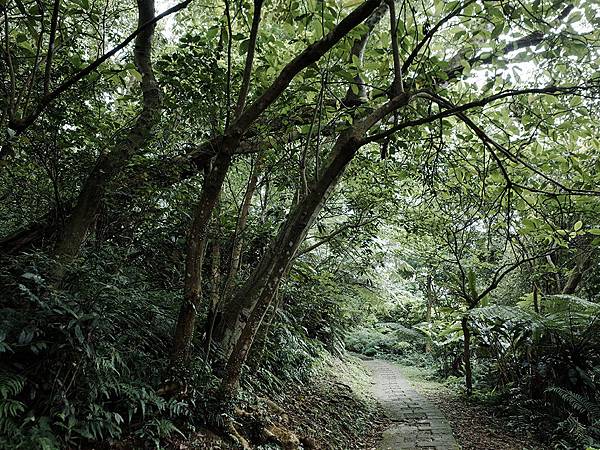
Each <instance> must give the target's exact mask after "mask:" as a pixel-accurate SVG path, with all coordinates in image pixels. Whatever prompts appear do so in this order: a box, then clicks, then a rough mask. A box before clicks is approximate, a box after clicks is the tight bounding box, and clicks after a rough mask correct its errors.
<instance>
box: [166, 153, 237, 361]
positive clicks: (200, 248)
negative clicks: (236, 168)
mask: <svg viewBox="0 0 600 450" xmlns="http://www.w3.org/2000/svg"><path fill="white" fill-rule="evenodd" d="M230 164H231V156H229V152H220V153H219V154H218V155H217V157H216V160H215V163H214V165H213V167H212V169H211V170H210V171H209V172H208V174H207V175H206V177H205V179H204V183H203V184H202V192H201V194H200V200H199V201H198V203H197V204H196V209H195V211H194V216H193V217H194V221H193V223H192V226H191V228H190V232H189V236H188V249H187V255H186V260H185V275H184V277H185V278H184V281H183V302H182V303H181V307H180V309H179V317H178V319H177V324H176V326H175V337H174V342H173V351H172V354H171V364H172V366H173V367H179V368H181V367H184V366H185V365H186V364H187V362H188V361H189V356H190V348H191V345H192V339H193V337H194V330H195V327H196V314H197V312H198V310H199V309H200V306H201V297H202V265H203V262H204V254H205V251H206V243H207V237H208V225H209V223H210V218H211V216H212V211H213V209H214V207H215V205H216V204H217V201H218V198H219V194H220V193H221V187H222V185H223V181H224V180H225V175H226V174H227V171H228V170H229V166H230Z"/></svg>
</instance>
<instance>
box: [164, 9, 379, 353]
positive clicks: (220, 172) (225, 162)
mask: <svg viewBox="0 0 600 450" xmlns="http://www.w3.org/2000/svg"><path fill="white" fill-rule="evenodd" d="M379 3H380V0H366V1H365V2H364V3H362V4H361V5H360V6H358V7H357V8H356V9H355V10H354V11H352V12H351V13H350V14H348V15H347V16H346V17H345V18H344V19H342V20H341V21H340V22H339V23H338V25H336V27H335V28H334V29H333V30H331V31H330V32H329V33H328V34H327V35H326V36H324V37H323V38H322V39H320V40H318V41H316V42H314V43H313V44H311V45H309V46H308V47H306V48H305V49H304V50H303V51H302V52H300V53H299V54H298V55H297V56H296V57H295V58H294V59H293V60H292V61H290V62H289V63H288V64H287V65H286V66H285V67H284V68H283V69H282V70H281V72H280V73H279V75H278V76H277V77H276V78H275V80H274V81H273V83H272V84H271V85H270V86H269V88H267V89H266V90H265V91H264V92H263V94H262V95H261V96H259V97H258V98H257V99H256V100H255V101H254V102H252V103H251V104H250V105H249V106H248V107H247V108H246V109H244V110H243V112H241V113H239V117H237V118H236V119H235V120H234V121H233V123H232V124H231V125H230V126H229V127H228V128H227V130H226V131H225V133H224V134H223V135H222V136H219V137H217V138H215V139H213V140H211V141H209V142H207V143H206V145H205V147H207V148H208V149H210V150H216V152H215V153H216V157H215V158H216V161H217V165H216V168H215V169H213V170H211V172H210V173H211V174H213V172H214V176H213V180H212V181H210V183H208V185H206V183H205V189H206V188H208V190H207V191H206V192H203V194H202V195H201V200H200V202H199V205H198V207H197V208H196V213H195V214H194V216H195V217H194V223H193V225H192V230H191V231H190V239H189V244H190V246H189V248H188V254H187V257H186V271H185V280H184V299H183V302H182V305H181V308H180V311H179V318H178V321H177V325H176V330H175V337H174V345H173V352H172V355H171V357H172V362H173V363H175V364H180V363H184V364H185V363H186V361H187V359H188V357H189V349H190V347H191V341H192V338H193V335H194V328H195V323H196V311H197V310H198V308H199V306H200V294H201V285H200V282H201V269H202V263H203V260H204V249H203V248H204V246H205V245H204V241H205V239H206V227H207V224H208V221H209V219H210V215H211V213H212V209H213V207H214V205H215V203H216V198H217V197H218V194H219V192H220V190H221V186H222V184H223V180H224V178H225V175H226V173H227V170H228V168H229V165H230V164H231V155H232V154H233V153H234V152H235V150H236V149H237V147H238V146H239V143H240V141H241V140H242V138H243V136H244V133H246V132H247V131H248V129H249V128H250V127H251V126H252V124H253V123H254V122H255V121H256V119H258V118H259V117H260V116H261V115H262V114H263V113H264V112H265V110H266V109H267V108H268V107H269V106H270V105H271V104H273V102H274V101H275V100H277V98H279V96H280V95H281V94H282V93H283V92H284V91H285V90H286V89H287V87H288V86H289V84H290V83H291V81H292V80H293V79H294V78H295V76H296V75H297V74H298V73H300V72H301V71H302V70H304V69H305V68H306V67H308V66H310V65H311V64H313V63H315V62H316V61H318V60H319V59H320V58H321V57H322V56H323V55H324V54H325V53H327V52H328V51H329V50H330V49H331V48H332V47H334V46H335V45H336V44H337V43H338V42H340V41H341V40H342V39H343V38H344V37H345V36H346V35H347V34H348V33H350V32H351V31H352V30H353V29H354V28H355V27H356V26H358V25H359V24H360V23H362V22H363V21H364V20H365V19H366V18H367V17H368V16H369V15H370V14H371V13H372V12H373V11H374V10H375V9H376V8H377V6H379ZM256 5H258V6H260V5H261V3H260V2H258V3H257V4H256ZM252 29H253V30H255V32H256V30H257V28H255V27H253V28H252ZM247 67H252V58H250V57H248V58H247V59H246V68H247ZM242 92H244V89H242ZM241 109H242V108H241V107H238V111H239V110H241Z"/></svg>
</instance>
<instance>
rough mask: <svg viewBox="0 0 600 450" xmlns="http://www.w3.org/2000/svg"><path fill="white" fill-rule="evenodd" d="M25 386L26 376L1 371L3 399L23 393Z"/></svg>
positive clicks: (0, 379) (1, 394)
mask: <svg viewBox="0 0 600 450" xmlns="http://www.w3.org/2000/svg"><path fill="white" fill-rule="evenodd" d="M24 387H25V378H23V377H22V376H19V375H16V374H14V373H9V372H4V371H2V372H0V397H1V398H2V399H3V400H6V399H8V398H9V397H14V396H16V395H18V394H20V393H21V391H22V390H23V388H24Z"/></svg>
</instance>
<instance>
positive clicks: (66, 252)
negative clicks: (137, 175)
mask: <svg viewBox="0 0 600 450" xmlns="http://www.w3.org/2000/svg"><path fill="white" fill-rule="evenodd" d="M137 4H138V25H139V26H141V25H143V24H145V23H147V22H148V21H150V20H152V19H153V18H154V0H138V2H137ZM153 35H154V25H152V26H149V27H147V28H146V29H145V30H144V31H142V32H141V33H140V34H139V35H138V36H137V37H136V40H135V48H134V60H135V65H136V68H137V70H138V71H139V72H140V74H141V75H142V80H141V82H140V84H141V89H142V99H143V101H142V111H141V113H140V115H139V116H138V118H137V120H136V121H135V123H134V125H133V126H132V127H131V128H130V129H129V131H128V132H127V133H126V135H125V137H123V138H122V139H120V140H119V141H118V142H117V143H116V144H115V146H114V147H113V148H112V150H111V151H110V152H109V153H106V154H103V155H101V156H100V157H99V158H98V160H97V161H96V164H95V166H94V168H93V169H92V172H91V173H90V174H89V176H88V177H87V179H86V180H85V182H84V184H83V186H82V188H81V191H80V193H79V196H78V198H77V201H76V204H75V207H74V208H73V210H72V211H71V214H70V215H69V217H68V219H67V220H66V222H65V225H64V227H63V229H62V230H61V233H60V234H59V237H58V240H57V242H56V247H55V256H56V257H57V259H58V262H59V266H58V267H57V268H56V275H57V276H58V278H60V276H61V275H62V273H63V271H64V269H63V268H62V266H63V265H64V264H68V263H69V262H71V261H72V260H73V259H74V258H75V257H76V256H77V254H78V253H79V249H80V248H81V244H82V243H83V241H84V239H85V236H86V234H87V232H88V230H89V228H90V226H91V225H92V224H93V222H94V219H95V217H96V214H97V211H98V206H99V204H100V202H101V200H102V197H103V196H104V193H105V191H106V188H107V185H108V182H109V181H110V180H111V179H112V178H113V177H114V176H115V175H116V174H117V173H118V172H119V171H120V170H121V169H122V168H123V165H124V163H125V162H126V161H127V160H128V159H129V158H130V157H131V156H132V155H133V154H135V153H136V152H138V151H139V150H140V149H141V148H143V147H144V146H145V145H146V144H147V143H148V141H149V140H150V137H151V135H152V130H153V129H154V127H155V126H156V124H157V123H158V121H159V119H160V109H161V106H162V93H161V91H160V88H159V86H158V83H157V81H156V79H155V77H154V72H153V70H152V62H151V55H152V36H153Z"/></svg>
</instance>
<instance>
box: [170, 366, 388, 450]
mask: <svg viewBox="0 0 600 450" xmlns="http://www.w3.org/2000/svg"><path fill="white" fill-rule="evenodd" d="M369 384H370V378H369V376H368V374H367V372H366V371H365V369H364V368H363V367H362V366H361V365H360V363H359V362H358V361H357V360H355V358H353V357H348V358H344V359H337V358H327V361H326V362H325V363H324V364H323V365H322V367H320V368H318V369H317V370H316V374H315V377H314V379H312V380H310V382H306V383H293V382H290V383H287V384H285V385H284V386H279V388H277V389H273V390H271V391H270V392H268V393H267V392H264V391H263V392H260V391H259V390H257V391H256V392H254V393H252V394H249V393H247V394H246V395H245V396H244V399H245V402H244V403H243V404H241V406H240V408H238V409H237V414H236V419H235V421H236V428H237V430H238V431H239V433H240V435H241V436H242V437H243V438H244V439H246V440H247V441H248V444H249V445H250V447H249V448H252V449H273V448H284V449H298V448H303V449H311V450H317V449H322V450H326V449H327V450H329V449H340V450H342V449H343V450H347V449H374V448H375V445H376V442H377V441H378V439H379V437H380V435H381V433H382V432H383V430H384V429H385V428H386V427H387V426H388V424H389V422H388V420H387V419H386V418H385V417H384V414H383V412H382V410H381V409H380V407H379V406H378V405H377V403H376V402H375V401H374V400H373V398H372V397H370V394H369V393H368V392H369V388H370V386H369ZM281 387H283V389H281ZM165 448H168V449H177V450H188V449H190V450H196V449H215V450H217V449H237V448H243V446H242V445H240V443H239V442H235V439H231V437H228V438H225V437H224V436H223V433H222V432H218V433H215V432H213V431H209V430H208V429H204V430H199V431H198V432H197V433H195V434H193V435H192V436H190V437H189V438H188V439H172V440H170V442H168V443H167V445H166V447H165Z"/></svg>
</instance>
